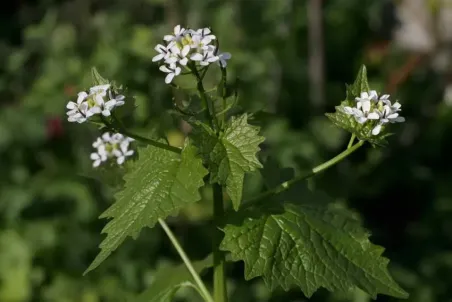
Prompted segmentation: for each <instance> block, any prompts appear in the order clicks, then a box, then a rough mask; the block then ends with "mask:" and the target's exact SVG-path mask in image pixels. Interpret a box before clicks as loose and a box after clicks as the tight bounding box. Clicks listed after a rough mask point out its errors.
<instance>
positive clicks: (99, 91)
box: [89, 84, 111, 97]
mask: <svg viewBox="0 0 452 302" xmlns="http://www.w3.org/2000/svg"><path fill="white" fill-rule="evenodd" d="M110 87H111V85H110V84H105V85H98V86H93V87H91V88H90V89H89V92H90V93H91V94H95V95H99V96H102V97H104V96H106V95H107V91H108V89H110Z"/></svg>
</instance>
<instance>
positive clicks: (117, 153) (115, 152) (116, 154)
mask: <svg viewBox="0 0 452 302" xmlns="http://www.w3.org/2000/svg"><path fill="white" fill-rule="evenodd" d="M111 152H112V153H113V155H114V156H116V157H121V156H122V152H121V151H119V150H118V149H114V150H113V151H111Z"/></svg>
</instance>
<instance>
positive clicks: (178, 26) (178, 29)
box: [174, 25, 181, 35]
mask: <svg viewBox="0 0 452 302" xmlns="http://www.w3.org/2000/svg"><path fill="white" fill-rule="evenodd" d="M180 32H181V28H180V25H176V26H174V33H175V34H176V35H178V34H180Z"/></svg>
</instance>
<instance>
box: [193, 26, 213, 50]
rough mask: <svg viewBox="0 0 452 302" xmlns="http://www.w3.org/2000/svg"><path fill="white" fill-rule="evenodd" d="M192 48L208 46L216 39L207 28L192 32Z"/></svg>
mask: <svg viewBox="0 0 452 302" xmlns="http://www.w3.org/2000/svg"><path fill="white" fill-rule="evenodd" d="M191 34H192V41H193V45H192V47H200V46H205V45H208V44H210V43H211V42H212V40H215V39H216V38H217V37H215V35H212V34H211V30H210V29H209V28H207V27H206V28H200V29H198V30H192V31H191Z"/></svg>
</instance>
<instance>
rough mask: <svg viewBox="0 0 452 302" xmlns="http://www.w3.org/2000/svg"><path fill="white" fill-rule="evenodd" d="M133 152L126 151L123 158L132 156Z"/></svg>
mask: <svg viewBox="0 0 452 302" xmlns="http://www.w3.org/2000/svg"><path fill="white" fill-rule="evenodd" d="M133 153H134V152H133V150H129V151H127V152H126V153H125V154H124V155H125V156H132V155H133Z"/></svg>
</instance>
